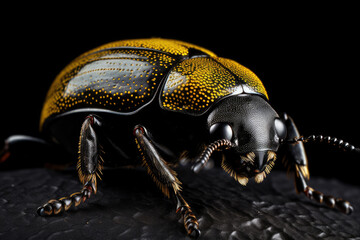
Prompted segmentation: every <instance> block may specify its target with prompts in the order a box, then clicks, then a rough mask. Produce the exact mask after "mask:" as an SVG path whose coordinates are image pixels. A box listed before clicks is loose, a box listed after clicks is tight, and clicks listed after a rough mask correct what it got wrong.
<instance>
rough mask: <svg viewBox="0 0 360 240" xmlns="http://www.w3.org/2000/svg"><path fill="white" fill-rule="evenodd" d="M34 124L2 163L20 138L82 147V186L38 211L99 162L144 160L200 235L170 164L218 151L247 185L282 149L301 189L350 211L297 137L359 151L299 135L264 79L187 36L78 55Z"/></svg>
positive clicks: (87, 180)
mask: <svg viewBox="0 0 360 240" xmlns="http://www.w3.org/2000/svg"><path fill="white" fill-rule="evenodd" d="M40 130H41V132H42V133H43V135H44V136H45V140H43V139H38V138H33V137H29V136H11V137H9V138H8V139H7V140H6V141H5V147H4V149H3V151H2V152H1V154H0V157H1V158H0V161H1V162H4V161H5V160H6V159H7V158H8V157H9V156H10V154H11V152H12V151H14V149H16V148H17V146H19V145H24V144H25V145H26V144H32V145H39V146H40V145H41V147H44V148H51V149H52V151H55V150H54V149H59V151H66V152H68V153H69V154H72V155H78V163H77V170H78V175H79V179H80V182H81V183H82V185H83V187H82V189H81V190H80V191H79V192H77V193H73V194H71V195H69V196H67V197H63V198H61V199H58V200H50V201H48V202H47V203H45V204H44V205H42V206H41V207H39V208H38V211H37V213H38V214H39V215H40V216H48V215H54V214H59V213H60V212H63V211H66V210H68V209H69V208H70V207H71V206H72V205H74V206H78V205H79V204H80V203H82V202H84V201H85V200H87V199H88V198H90V196H91V194H95V193H96V192H97V182H98V180H99V179H100V177H101V174H102V169H103V167H104V166H112V167H120V166H130V165H131V166H135V165H142V166H144V167H145V168H146V170H147V173H148V174H149V175H150V176H151V178H152V179H153V180H154V182H155V183H156V185H157V186H158V187H159V188H160V190H161V191H162V192H163V194H165V195H166V196H167V197H169V198H172V199H173V200H174V201H175V203H176V212H177V213H179V214H180V215H181V217H183V220H184V227H185V229H186V231H187V233H188V234H189V235H190V236H193V237H198V236H199V235H200V229H199V224H198V221H197V218H196V216H195V214H194V213H193V212H192V210H191V208H190V206H189V204H188V203H187V202H186V200H185V199H184V198H183V196H182V195H181V182H180V180H179V178H178V176H177V174H176V172H175V171H174V170H173V166H174V165H175V164H176V163H178V162H179V160H181V159H183V158H187V159H194V161H193V166H192V170H193V171H194V172H196V173H197V172H199V171H200V170H201V169H202V168H203V167H204V166H205V165H206V163H207V162H208V160H209V159H210V157H211V156H212V154H213V153H214V152H215V151H218V152H220V153H222V155H223V157H222V158H221V159H220V160H219V161H221V166H222V168H223V169H224V170H225V171H226V172H227V173H229V175H231V176H232V177H233V178H234V179H235V180H236V181H238V182H239V183H240V184H242V185H246V184H247V182H248V181H249V179H250V178H254V180H255V181H256V182H258V183H260V182H262V181H263V180H264V178H265V177H266V175H267V174H269V173H270V171H271V169H272V167H273V166H274V163H275V160H276V158H277V152H278V150H279V148H280V147H282V148H284V149H285V153H286V160H285V165H286V167H287V168H288V170H289V171H290V172H293V173H294V178H295V188H296V191H297V192H298V193H304V194H305V195H306V196H307V197H308V198H310V199H314V200H316V201H317V202H319V203H325V204H327V205H328V206H329V207H333V208H334V207H336V208H338V209H340V210H341V211H342V212H344V213H347V214H349V213H351V212H352V211H353V208H352V206H351V205H350V203H349V202H347V201H345V200H342V199H340V198H334V197H332V196H329V195H324V194H322V193H321V192H319V191H316V190H314V189H313V188H311V187H310V186H308V185H307V183H306V180H307V179H309V170H308V161H307V157H306V154H305V150H304V144H303V143H305V142H325V143H328V144H332V145H335V146H338V147H340V148H342V149H344V150H348V151H354V152H357V153H359V152H360V149H359V148H356V147H354V146H353V145H350V144H349V143H346V142H344V141H343V140H340V139H337V138H333V137H323V136H321V135H320V136H314V135H313V136H309V137H302V136H300V134H299V132H298V130H297V128H296V126H295V124H294V121H293V120H292V118H291V117H290V116H288V115H287V114H285V113H283V114H278V113H277V112H276V111H275V110H274V109H273V108H272V107H271V105H270V104H269V99H268V95H267V92H266V90H265V88H264V85H263V83H262V82H261V81H260V79H259V78H258V77H257V76H256V75H255V74H254V73H253V72H252V71H251V70H249V69H248V68H246V67H244V66H242V65H241V64H239V63H237V62H235V61H233V60H230V59H225V58H221V57H218V56H216V55H215V54H214V53H213V52H211V51H209V50H207V49H204V48H202V47H199V46H196V45H193V44H190V43H186V42H182V41H177V40H169V39H160V38H152V39H134V40H123V41H117V42H112V43H109V44H105V45H103V46H100V47H98V48H95V49H94V50H91V51H89V52H86V53H84V54H82V55H81V56H79V57H78V58H76V59H75V60H73V61H72V62H71V63H70V64H69V65H67V66H66V67H65V69H64V70H63V71H61V72H60V74H59V75H58V76H57V77H56V79H55V80H54V82H53V84H52V85H51V87H50V89H49V91H48V94H47V96H46V99H45V103H44V106H43V110H42V114H41V119H40ZM79 131H80V135H79V134H78V133H79ZM60 149H61V150H60ZM105 152H106V154H104V153H105Z"/></svg>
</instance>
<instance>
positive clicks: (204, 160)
mask: <svg viewBox="0 0 360 240" xmlns="http://www.w3.org/2000/svg"><path fill="white" fill-rule="evenodd" d="M223 146H225V147H226V148H225V149H229V148H231V147H233V146H234V144H233V143H232V142H231V141H230V140H227V139H220V140H217V141H215V142H213V143H211V144H210V145H209V146H208V147H207V148H206V149H205V150H204V151H203V152H202V154H201V155H200V158H199V159H198V160H197V161H196V163H195V164H194V166H193V167H192V170H193V171H194V172H196V173H198V172H199V171H200V170H201V169H202V168H203V167H204V166H205V164H206V163H207V162H208V161H209V159H210V156H211V154H212V153H213V152H214V151H215V150H218V149H219V148H220V147H223Z"/></svg>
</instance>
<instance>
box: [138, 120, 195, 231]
mask: <svg viewBox="0 0 360 240" xmlns="http://www.w3.org/2000/svg"><path fill="white" fill-rule="evenodd" d="M134 135H135V141H136V144H137V146H138V149H139V152H140V154H141V157H142V162H143V166H145V167H146V169H147V172H148V174H149V175H150V176H151V177H152V178H153V180H154V182H155V183H156V185H157V186H158V187H159V188H160V189H161V191H162V192H163V193H164V195H166V196H167V197H169V198H170V195H171V196H172V197H173V198H174V200H175V201H176V212H177V213H181V215H182V217H183V219H184V227H185V229H186V231H187V233H188V234H189V235H190V236H192V237H195V238H197V237H199V236H200V230H199V223H198V222H197V219H196V217H195V215H194V214H193V213H192V211H191V209H190V206H189V205H188V203H187V202H186V201H185V200H184V198H183V197H182V196H181V194H180V191H181V186H180V185H181V182H180V181H179V179H178V178H177V177H176V175H177V174H176V172H175V171H174V170H172V169H171V168H170V167H169V166H168V165H167V164H166V162H165V161H164V159H163V158H162V157H161V156H160V155H159V153H158V151H157V150H156V148H155V146H154V144H153V143H152V140H151V138H150V137H149V134H147V130H146V129H145V128H144V127H143V126H140V125H137V126H136V127H135V128H134Z"/></svg>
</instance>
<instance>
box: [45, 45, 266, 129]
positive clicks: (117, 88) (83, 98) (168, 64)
mask: <svg viewBox="0 0 360 240" xmlns="http://www.w3.org/2000/svg"><path fill="white" fill-rule="evenodd" d="M191 49H195V50H197V51H198V52H200V55H202V54H201V52H202V53H203V54H204V55H208V57H195V58H191V56H189V54H190V50H191ZM163 81H165V83H164V89H163V92H161V95H160V102H161V106H162V107H163V108H165V109H167V110H171V111H180V112H181V111H182V112H184V113H194V114H199V113H201V112H204V111H205V110H206V109H207V108H208V107H209V106H211V103H212V102H214V101H216V100H218V99H220V98H221V97H223V96H226V95H228V94H231V93H234V92H237V91H238V90H239V89H242V85H244V84H245V85H247V86H248V87H250V88H252V89H253V90H254V92H257V93H260V94H263V95H265V96H266V97H267V94H266V91H265V89H264V87H263V85H262V83H261V81H260V80H259V79H258V78H257V77H256V75H255V74H254V73H252V72H251V71H250V70H248V69H247V68H245V67H243V66H242V65H240V64H238V63H236V62H234V61H232V60H227V59H223V58H218V57H216V55H215V54H214V53H213V52H211V51H209V50H207V49H204V48H202V47H199V46H196V45H193V44H190V43H186V42H181V41H177V40H169V39H160V38H152V39H134V40H123V41H117V42H113V43H109V44H105V45H103V46H100V47H98V48H95V49H93V50H91V51H88V52H86V53H84V54H82V55H80V56H79V57H77V58H76V59H75V60H73V61H72V62H71V63H70V64H69V65H67V66H66V67H65V68H64V69H63V70H62V71H61V72H60V74H59V75H58V76H57V77H56V78H55V80H54V82H53V83H52V85H51V87H50V89H49V91H48V94H47V97H46V99H45V103H44V106H43V110H42V114H41V119H40V129H42V127H43V124H44V122H45V121H46V120H47V119H49V118H50V117H51V116H54V115H57V114H61V113H65V112H69V111H72V110H78V109H82V108H85V109H88V108H97V109H109V110H112V111H117V112H127V113H130V112H134V111H136V110H138V109H140V108H141V107H143V106H144V105H146V104H147V103H149V102H151V101H152V99H153V98H154V97H155V93H156V92H157V89H158V88H159V87H160V86H162V83H163Z"/></svg>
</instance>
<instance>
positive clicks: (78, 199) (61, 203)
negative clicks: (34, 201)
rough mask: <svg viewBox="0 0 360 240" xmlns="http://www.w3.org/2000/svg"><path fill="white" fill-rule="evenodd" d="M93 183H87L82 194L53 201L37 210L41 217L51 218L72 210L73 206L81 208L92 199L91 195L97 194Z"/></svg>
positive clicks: (74, 194) (77, 193)
mask: <svg viewBox="0 0 360 240" xmlns="http://www.w3.org/2000/svg"><path fill="white" fill-rule="evenodd" d="M94 186H95V185H94V183H93V182H87V183H86V184H85V185H84V187H83V188H82V190H81V191H80V192H76V193H73V194H71V195H70V196H68V197H63V198H60V199H58V200H57V199H51V200H49V201H48V202H47V203H45V204H44V205H42V206H41V207H39V208H38V209H37V214H38V215H39V216H42V217H45V216H51V215H57V214H60V213H62V212H65V211H67V210H69V209H70V207H71V206H75V207H77V206H79V205H80V204H81V203H83V202H85V201H86V200H87V199H89V198H90V196H91V193H96V187H95V188H94Z"/></svg>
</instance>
